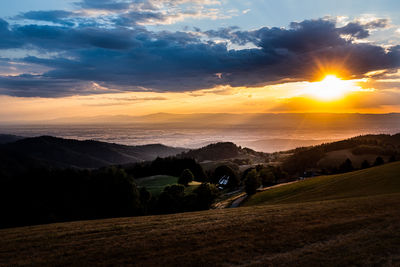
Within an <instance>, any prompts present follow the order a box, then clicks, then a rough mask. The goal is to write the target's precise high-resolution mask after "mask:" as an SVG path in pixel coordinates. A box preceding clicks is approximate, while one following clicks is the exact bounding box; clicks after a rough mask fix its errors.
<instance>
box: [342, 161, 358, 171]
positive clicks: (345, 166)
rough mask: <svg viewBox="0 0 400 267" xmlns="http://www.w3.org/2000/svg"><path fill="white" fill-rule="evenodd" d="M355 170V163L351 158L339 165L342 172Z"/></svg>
mask: <svg viewBox="0 0 400 267" xmlns="http://www.w3.org/2000/svg"><path fill="white" fill-rule="evenodd" d="M352 170H354V167H353V163H352V162H351V160H350V159H346V160H345V161H344V162H343V163H342V164H341V165H340V166H339V171H340V172H351V171H352Z"/></svg>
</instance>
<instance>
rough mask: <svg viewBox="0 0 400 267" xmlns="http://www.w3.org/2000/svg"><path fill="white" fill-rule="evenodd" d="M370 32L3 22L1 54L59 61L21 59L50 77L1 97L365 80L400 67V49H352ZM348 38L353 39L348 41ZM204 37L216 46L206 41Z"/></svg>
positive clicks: (5, 85) (358, 27)
mask: <svg viewBox="0 0 400 267" xmlns="http://www.w3.org/2000/svg"><path fill="white" fill-rule="evenodd" d="M87 2H88V1H87ZM96 2H98V4H101V3H103V4H110V3H111V1H96ZM131 15H132V14H131ZM138 19H140V18H138ZM142 19H143V18H142ZM122 24H124V23H121V25H122ZM378 26H379V25H378ZM378 26H374V27H378ZM370 27H372V26H371V25H368V26H366V25H362V24H357V23H349V24H347V25H345V26H344V27H340V28H338V27H336V25H335V22H333V21H329V20H322V19H320V20H306V21H302V22H296V23H292V24H291V25H290V28H288V29H283V28H267V27H264V28H261V29H258V30H255V31H240V30H238V29H237V28H236V27H231V28H227V29H219V30H215V31H208V32H204V33H202V32H200V31H197V32H196V33H193V34H192V33H188V32H167V31H162V32H152V31H148V30H146V29H145V28H143V27H138V26H135V27H133V28H126V27H121V26H119V27H112V28H109V27H86V26H85V27H84V26H78V27H68V26H49V25H24V26H19V25H14V26H12V27H10V25H9V24H8V23H7V22H6V21H4V20H0V48H2V49H4V48H25V49H36V50H39V51H41V52H53V53H54V54H55V55H52V56H48V57H46V58H39V57H32V56H31V57H26V58H23V59H21V60H20V62H21V63H27V64H36V65H41V66H43V67H46V68H48V69H50V70H49V71H46V72H44V73H43V74H41V75H20V76H0V77H1V78H0V93H1V94H8V95H16V96H46V97H58V96H65V95H75V94H91V93H104V92H108V91H107V90H108V89H107V88H110V89H109V90H112V91H116V90H119V91H138V90H139V91H140V90H154V91H194V90H198V89H206V88H212V87H214V86H217V85H230V86H261V85H266V84H271V83H278V82H281V81H287V80H292V81H303V80H312V79H315V78H316V76H318V75H317V74H318V73H319V72H326V71H332V70H336V71H337V70H338V69H345V70H346V71H343V73H340V74H341V75H344V76H345V77H363V75H364V74H365V73H367V72H370V71H374V70H382V69H388V70H390V69H396V68H399V67H400V46H395V47H392V48H386V49H385V48H383V47H381V46H378V45H374V44H369V43H358V42H354V41H355V40H358V39H362V38H365V37H366V35H367V33H368V29H369V28H370ZM343 34H345V35H349V36H351V38H350V39H349V38H343V37H342V35H343ZM204 36H208V37H210V38H211V39H210V38H208V39H206V40H205V38H204ZM213 38H222V39H224V40H227V41H230V42H232V43H236V44H242V45H243V44H247V43H252V44H253V46H256V48H251V49H241V50H229V49H228V47H227V43H224V42H222V43H216V42H213V41H212V39H213ZM93 82H95V83H97V84H99V85H100V86H101V87H102V88H105V89H104V90H103V91H102V90H100V91H99V90H98V89H96V88H95V87H93V86H91V84H92V83H93Z"/></svg>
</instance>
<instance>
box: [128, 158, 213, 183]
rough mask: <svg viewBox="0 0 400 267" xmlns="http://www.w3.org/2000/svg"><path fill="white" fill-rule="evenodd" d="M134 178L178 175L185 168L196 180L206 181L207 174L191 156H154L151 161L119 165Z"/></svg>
mask: <svg viewBox="0 0 400 267" xmlns="http://www.w3.org/2000/svg"><path fill="white" fill-rule="evenodd" d="M121 167H122V168H124V169H125V170H126V172H127V173H128V174H130V175H132V176H133V177H135V178H140V177H146V176H153V175H158V174H163V175H171V176H176V177H179V176H180V175H181V174H182V172H183V171H184V170H185V169H189V170H190V171H191V172H192V173H193V175H194V178H195V179H196V181H199V182H206V181H207V175H206V174H205V172H204V170H203V168H202V167H201V165H200V164H199V163H197V162H196V160H194V159H191V158H180V157H167V158H156V159H155V160H153V161H151V162H141V163H135V164H130V165H125V166H121Z"/></svg>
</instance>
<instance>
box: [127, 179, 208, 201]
mask: <svg viewBox="0 0 400 267" xmlns="http://www.w3.org/2000/svg"><path fill="white" fill-rule="evenodd" d="M135 182H136V183H137V185H138V186H139V187H146V189H147V190H148V191H149V192H150V193H151V194H152V195H153V196H158V195H159V194H160V193H161V192H162V191H163V189H164V187H166V186H167V185H173V184H176V183H177V182H178V177H175V176H169V175H154V176H149V177H144V178H140V179H137V180H135ZM199 184H200V183H198V182H191V183H189V187H188V188H186V192H187V193H189V192H191V191H193V189H194V188H196V186H198V185H199Z"/></svg>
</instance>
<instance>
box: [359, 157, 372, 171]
mask: <svg viewBox="0 0 400 267" xmlns="http://www.w3.org/2000/svg"><path fill="white" fill-rule="evenodd" d="M369 167H371V165H370V164H369V162H368V160H366V159H365V160H364V161H363V162H362V163H361V169H367V168H369Z"/></svg>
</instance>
